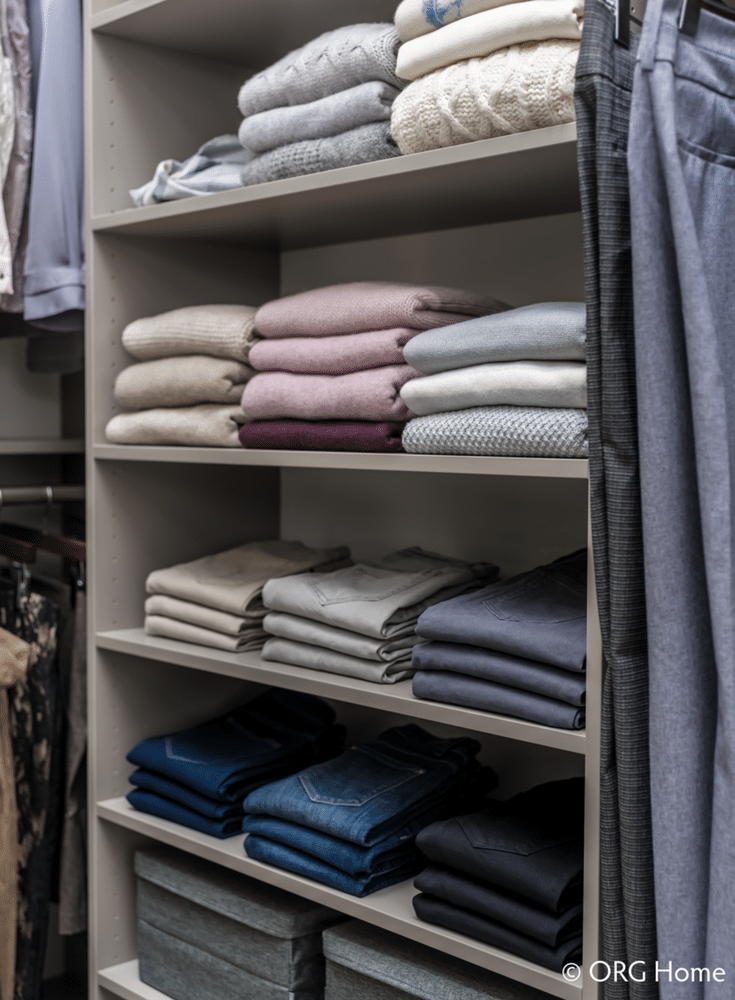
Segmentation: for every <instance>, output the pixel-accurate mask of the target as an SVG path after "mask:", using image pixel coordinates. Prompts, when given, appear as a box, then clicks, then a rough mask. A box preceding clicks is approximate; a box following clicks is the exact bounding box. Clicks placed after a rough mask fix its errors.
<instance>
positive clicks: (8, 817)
mask: <svg viewBox="0 0 735 1000" xmlns="http://www.w3.org/2000/svg"><path fill="white" fill-rule="evenodd" d="M29 653H30V647H29V646H28V643H26V642H23V640H22V639H19V638H18V637H17V636H14V635H12V634H11V633H10V632H7V631H6V630H5V629H0V927H1V928H2V935H0V997H10V998H11V1000H12V997H13V989H14V982H15V935H16V923H17V909H18V809H17V805H16V796H15V773H14V769H13V746H12V743H11V739H10V718H9V712H8V692H7V690H6V688H10V687H12V686H13V685H14V684H17V683H18V682H19V681H22V680H23V679H24V678H25V676H26V671H27V670H28V656H29Z"/></svg>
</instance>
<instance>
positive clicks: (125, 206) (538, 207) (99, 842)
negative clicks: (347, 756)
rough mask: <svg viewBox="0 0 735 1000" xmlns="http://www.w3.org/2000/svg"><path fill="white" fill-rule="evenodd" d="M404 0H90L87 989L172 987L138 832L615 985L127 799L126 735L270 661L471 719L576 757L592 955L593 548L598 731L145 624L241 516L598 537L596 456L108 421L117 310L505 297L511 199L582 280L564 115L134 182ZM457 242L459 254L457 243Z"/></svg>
mask: <svg viewBox="0 0 735 1000" xmlns="http://www.w3.org/2000/svg"><path fill="white" fill-rule="evenodd" d="M395 6H396V0H341V2H340V4H333V3H328V2H327V0H298V2H296V0H267V2H266V0H209V2H208V3H206V4H205V3H203V2H202V0H126V2H124V3H117V4H115V3H112V4H111V3H105V2H104V0H86V8H85V45H86V56H85V58H86V88H87V89H86V101H87V133H86V149H87V166H88V181H87V205H88V206H89V208H88V212H89V218H88V243H87V246H88V282H89V309H88V311H89V322H88V328H89V335H88V348H87V357H88V359H89V365H88V381H87V385H88V392H87V399H88V417H87V420H88V424H87V427H88V439H89V442H90V447H89V451H88V500H89V508H90V520H91V524H90V538H91V540H92V546H91V552H92V565H91V567H90V586H89V588H88V589H89V599H90V642H89V663H90V671H89V677H90V680H89V699H90V701H89V705H90V886H91V893H92V899H91V906H92V909H91V917H90V927H91V957H90V961H91V976H90V982H91V990H92V995H93V996H94V997H95V998H97V997H100V998H101V997H102V996H103V995H107V994H110V993H111V994H113V995H116V996H119V997H123V998H125V1000H141V998H145V1000H162V995H161V994H160V993H158V992H157V991H155V990H152V989H150V988H149V987H147V986H145V985H144V984H142V983H141V982H140V980H139V978H138V972H137V960H136V928H135V885H134V877H133V870H132V855H133V852H134V850H135V849H136V848H138V847H139V846H141V845H142V844H146V843H150V842H151V841H158V842H163V843H168V844H172V845H174V846H176V847H179V848H180V849H182V850H185V851H188V852H191V853H193V854H196V855H198V856H201V857H205V858H208V859H210V860H212V861H215V862H217V863H219V864H221V865H223V866H225V867H227V868H229V869H231V870H233V871H239V872H243V873H245V874H248V875H250V876H252V877H255V878H257V879H260V880H262V881H264V882H267V883H270V884H272V885H276V886H280V887H282V888H285V889H288V890H290V891H293V892H295V893H298V894H301V895H303V896H306V897H308V898H310V899H313V900H317V901H319V902H322V903H324V904H326V905H328V906H332V907H334V908H335V909H337V910H340V911H342V912H344V913H345V914H348V915H350V916H354V917H358V918H360V919H362V920H365V921H368V922H370V923H375V924H378V925H380V926H382V927H385V928H386V929H388V930H391V931H393V932H395V933H397V934H399V935H402V936H404V937H405V938H407V939H410V940H413V941H417V942H421V943H423V944H426V945H429V946H431V947H433V948H435V949H436V950H437V951H439V952H444V953H447V954H451V955H455V956H457V957H460V958H463V959H465V960H467V961H469V962H472V963H474V964H475V965H477V966H480V967H483V968H485V969H488V970H492V971H494V972H496V973H499V974H501V975H504V976H507V977H508V978H510V979H513V980H517V981H519V982H522V983H525V984H528V985H531V986H534V987H536V988H538V989H539V990H542V991H544V992H545V993H547V994H548V995H550V996H554V997H560V998H564V1000H597V998H598V986H597V984H596V983H595V982H593V981H592V980H590V979H586V980H583V979H579V980H577V981H575V982H568V981H566V980H565V979H564V978H563V977H562V976H561V975H558V974H556V973H552V972H550V971H548V970H545V969H542V968H540V967H538V966H535V965H533V964H532V963H529V962H526V961H524V960H522V959H520V958H517V957H515V956H513V955H510V954H508V953H506V952H503V951H500V950H498V949H494V948H490V947H488V946H485V945H483V944H481V943H480V942H476V941H473V940H471V939H469V938H466V937H464V936H462V935H459V934H455V933H453V932H450V931H445V930H443V929H441V928H438V927H434V926H432V925H430V924H424V923H421V922H420V921H418V920H417V919H416V918H415V916H414V914H413V908H412V906H411V904H410V899H411V895H412V893H413V892H414V890H413V888H412V884H411V882H410V881H409V882H406V883H403V884H401V885H398V886H395V887H393V888H389V889H386V890H384V891H382V892H378V893H375V894H373V895H372V896H368V897H367V898H365V899H357V898H355V897H352V896H348V895H346V894H343V893H340V892H337V891H335V890H332V889H330V888H328V887H325V886H322V885H319V884H317V883H315V882H312V881H309V880H307V879H304V878H301V877H299V876H295V875H291V874H290V873H288V872H285V871H281V870H280V869H277V868H273V867H269V866H267V865H264V864H261V863H258V862H255V861H251V860H250V859H248V858H247V857H246V855H245V853H244V851H243V848H242V838H241V837H235V838H231V839H229V840H225V841H219V840H216V839H213V838H210V837H206V836H203V835H200V834H198V833H196V832H194V831H191V830H188V829H186V828H184V827H180V826H177V825H175V824H172V823H169V822H166V821H163V820H159V819H156V818H154V817H151V816H147V815H145V814H143V813H139V812H135V811H134V810H132V809H131V808H129V807H128V805H127V802H126V800H125V798H124V796H125V793H126V791H127V790H128V787H129V786H128V784H127V776H128V774H129V772H130V767H129V765H127V764H126V761H125V753H126V752H127V750H128V749H129V748H130V747H131V746H133V745H134V743H135V742H137V741H138V740H139V739H141V738H142V737H143V736H146V735H151V734H153V733H160V732H165V731H171V730H173V729H176V728H183V727H184V726H187V725H190V724H193V723H195V722H198V721H201V720H203V719H206V718H208V717H211V716H212V715H213V714H215V713H216V712H218V711H220V710H223V709H224V708H226V707H228V706H230V705H233V704H236V703H237V702H239V701H241V700H244V699H245V698H247V697H250V696H252V695H254V694H256V693H257V692H258V691H259V690H262V689H263V687H265V686H267V685H276V686H281V687H287V688H291V689H294V690H299V691H306V692H311V693H314V694H317V695H319V696H321V697H324V698H327V699H329V700H330V701H331V702H332V703H333V704H334V705H335V708H336V709H337V711H338V713H339V715H340V717H341V718H342V719H343V720H344V721H345V722H346V724H347V725H348V730H349V738H350V739H351V740H352V741H353V742H356V741H358V740H360V739H364V738H371V737H372V736H374V735H376V734H377V733H378V732H380V731H382V729H384V728H386V726H387V725H391V724H395V723H396V722H400V721H408V720H416V721H418V722H419V723H420V724H422V725H426V726H427V727H428V728H430V729H431V730H432V731H434V732H437V733H449V732H454V733H456V732H458V731H466V732H469V733H472V734H476V735H477V736H478V737H479V738H480V739H481V741H482V743H483V759H485V760H487V761H488V762H490V763H492V764H493V765H494V766H495V767H496V770H497V771H498V774H499V775H500V776H501V779H502V780H501V786H500V787H499V792H502V793H504V794H512V793H513V792H514V791H516V790H520V789H521V788H527V787H530V786H531V785H533V784H535V783H537V782H538V781H540V780H549V779H551V778H554V777H564V776H568V775H572V774H584V775H585V782H586V790H587V798H586V832H585V841H586V861H585V914H586V915H585V956H584V965H585V967H587V968H589V966H590V964H591V963H592V962H593V961H595V960H596V958H597V957H598V946H599V898H598V897H599V730H600V690H601V675H602V654H601V646H600V636H599V628H598V624H597V611H596V602H595V594H594V586H593V583H592V575H591V574H590V581H591V582H590V587H589V595H588V610H589V614H588V622H589V625H588V695H587V728H586V730H585V731H583V732H570V731H563V730H557V729H552V728H548V727H545V726H539V725H535V724H533V723H528V722H524V721H521V720H515V719H510V718H506V717H503V716H496V715H492V714H490V713H486V712H480V711H475V710H472V709H465V708H461V707H458V706H451V705H442V704H439V703H434V702H428V701H420V700H418V699H414V698H413V697H412V695H411V691H410V682H402V683H399V684H395V685H377V684H369V683H366V682H360V681H356V680H353V679H350V678H345V677H340V676H336V675H331V674H328V673H323V672H319V671H310V670H304V669H300V668H296V667H291V666H288V665H285V664H274V663H267V662H265V661H262V660H261V659H260V657H259V656H258V655H257V654H246V653H242V654H230V653H224V652H220V651H217V650H213V649H205V648H203V647H199V646H195V645H190V644H186V643H180V642H176V641H173V640H167V639H162V638H158V637H149V636H146V635H145V633H144V631H143V629H142V618H143V607H142V606H143V600H144V582H145V578H146V575H147V574H148V573H149V572H150V571H151V570H152V569H154V568H157V567H160V566H166V565H171V564H172V563H174V562H181V561H184V560H187V559H192V558H196V557H197V556H200V555H203V554H206V553H209V552H214V551H218V550H221V549H225V548H227V547H229V546H232V545H236V544H238V543H242V542H243V541H247V540H249V539H257V538H266V537H274V536H277V535H279V534H280V535H281V536H282V537H300V538H302V540H304V541H305V542H307V544H335V543H339V542H344V543H346V544H349V545H351V547H352V549H353V554H354V555H355V556H356V557H357V558H362V557H365V556H367V555H368V554H370V553H375V552H378V553H380V552H387V551H390V550H391V549H394V548H400V547H403V546H405V545H410V544H420V545H423V546H424V547H427V548H435V549H436V550H437V551H442V552H446V553H448V554H453V555H459V556H462V557H465V558H490V559H493V560H494V561H496V562H498V563H499V564H500V565H501V567H503V569H504V571H505V572H506V573H507V574H511V573H515V572H520V571H521V570H523V569H527V568H531V567H532V566H534V565H537V564H538V563H541V562H545V561H548V560H549V559H552V558H554V557H556V556H558V555H561V554H563V553H564V552H567V551H571V550H572V549H574V548H577V547H579V546H580V545H584V544H589V530H588V496H587V491H588V481H587V478H588V469H587V462H586V461H583V460H556V459H521V458H519V459H506V458H475V457H464V456H421V455H358V454H331V453H329V454H328V453H308V452H277V451H257V452H255V451H253V452H246V451H243V450H238V449H226V448H222V449H215V448H211V449H210V448H174V447H136V446H129V447H124V446H116V445H111V444H109V443H107V442H106V440H105V436H104V427H105V424H106V423H107V421H108V420H109V418H110V417H111V416H112V415H113V414H114V413H115V412H117V410H116V407H115V405H114V403H113V398H112V386H113V383H114V380H115V378H116V376H117V373H118V372H119V371H120V370H121V368H123V367H125V365H126V364H127V363H129V362H130V359H129V358H128V357H127V356H126V354H125V352H124V350H123V348H122V344H121V334H122V330H123V329H124V327H125V325H126V324H127V323H128V322H130V321H131V320H133V319H135V318H137V317H139V316H143V315H151V314H154V313H157V312H162V311H164V310H166V309H171V308H176V307H179V306H184V305H191V304H196V303H207V302H217V301H223V302H245V303H249V304H253V305H257V304H259V303H261V302H264V301H267V300H269V299H271V298H273V297H275V296H277V295H279V294H288V293H289V292H292V291H295V290H298V289H299V288H302V287H314V286H316V285H319V284H329V283H331V282H334V281H342V280H359V279H361V278H365V277H383V278H385V277H388V278H390V277H394V278H396V279H397V280H406V281H411V280H418V281H432V282H433V283H441V284H455V285H462V284H465V281H464V280H463V277H465V275H469V277H467V282H466V284H467V287H479V288H485V290H487V291H492V292H493V293H494V294H497V295H500V296H501V297H502V293H503V289H502V287H501V286H500V284H496V283H495V282H494V281H493V280H490V279H489V278H488V277H487V275H486V273H485V271H486V268H485V260H486V259H489V258H486V257H485V256H484V255H485V254H490V255H491V256H492V254H493V253H494V254H495V258H494V259H495V261H496V266H497V267H498V268H500V269H501V270H502V264H501V263H499V261H501V259H502V258H503V257H504V256H506V253H505V248H504V246H501V247H500V249H498V247H497V243H498V239H499V238H500V237H501V236H502V239H506V238H509V237H508V233H509V232H511V230H510V229H509V228H508V226H511V224H512V226H513V227H517V226H518V225H520V226H524V225H530V226H531V227H532V231H533V233H535V234H536V236H534V237H533V240H532V241H531V243H529V245H528V248H527V249H528V253H527V254H526V247H525V245H524V244H523V239H521V243H520V244H519V245H521V246H522V248H523V252H522V253H521V255H520V258H519V259H520V260H524V259H526V258H527V259H528V261H529V262H530V264H529V275H528V278H527V281H528V290H527V292H526V296H527V297H526V299H525V300H526V301H538V300H539V299H540V298H553V297H557V298H564V297H566V298H579V297H581V294H582V292H581V288H582V276H581V266H580V262H581V237H580V234H579V226H578V225H577V223H576V222H574V217H572V216H569V215H568V213H574V212H576V211H577V209H578V205H579V195H578V183H577V172H576V142H575V128H574V126H573V125H563V126H556V127H554V128H550V129H544V130H539V131H538V132H533V133H526V134H523V135H518V136H509V137H503V138H499V139H493V140H487V141H483V142H477V143H472V144H469V145H467V146H460V147H456V148H453V149H447V150H436V151H431V152H427V153H422V154H417V155H415V156H410V157H405V158H398V159H395V160H391V161H383V162H379V163H374V164H366V165H364V166H358V167H351V168H347V169H344V170H336V171H331V172H328V173H325V174H322V175H315V176H310V177H302V178H295V179H293V180H284V181H278V182H275V183H272V184H266V185H260V186H258V187H251V188H245V189H242V190H238V191H233V192H227V193H224V194H216V195H209V196H206V197H200V198H192V199H187V200H185V201H181V202H175V203H169V204H163V205H155V206H151V207H147V208H130V199H129V197H128V193H127V192H128V189H129V188H130V187H134V186H137V185H138V184H141V183H143V182H144V181H145V180H146V179H148V178H149V177H150V176H151V175H152V172H153V169H154V167H155V165H156V164H157V163H158V162H159V161H160V160H162V159H164V158H166V157H170V156H175V157H177V158H180V159H183V158H184V157H185V156H187V155H189V154H190V153H191V152H193V151H194V150H195V149H196V148H198V146H199V145H201V144H202V143H203V142H204V141H205V140H206V139H207V138H210V137H211V136H212V135H216V134H220V133H223V132H232V131H235V130H236V128H237V124H238V114H237V109H236V106H235V96H236V93H237V88H238V86H239V84H240V83H242V81H243V80H244V79H245V78H246V76H248V75H249V74H250V73H251V72H253V71H255V70H257V69H259V68H262V67H264V66H266V65H268V64H269V63H271V62H272V61H274V60H275V59H276V58H278V57H279V56H280V55H283V54H284V53H285V52H287V51H289V50H290V49H293V48H294V47H296V46H298V45H301V44H304V43H305V42H306V41H308V40H309V39H310V38H313V37H314V36H316V35H317V34H319V33H320V32H322V31H325V30H328V29H330V28H334V27H337V26H338V25H339V24H349V23H357V22H360V21H377V20H382V21H387V20H391V19H392V16H393V13H394V10H395ZM564 213H567V214H566V215H565V214H564ZM548 217H560V219H561V221H559V222H558V223H557V222H556V221H555V220H554V219H553V218H552V219H549V218H548ZM570 218H571V219H572V222H571V223H570V222H569V219H570ZM519 220H527V221H526V222H519ZM565 220H566V221H565ZM498 224H500V226H499V225H498ZM503 226H505V227H506V228H503ZM533 227H536V228H535V229H534V228H533ZM501 230H502V232H501ZM458 232H459V236H457V233H458ZM523 232H524V233H526V230H523ZM528 232H529V233H531V230H528ZM539 233H540V234H541V235H540V236H538V234H539ZM557 233H558V234H559V245H558V246H557V245H556V234H557ZM452 234H454V235H452ZM537 237H538V239H541V243H542V244H543V248H542V249H539V247H538V246H537V245H536V244H537ZM406 240H408V243H405V241H406ZM544 240H545V241H546V242H545V243H544ZM396 241H397V242H396ZM401 241H404V242H401ZM412 241H413V242H412ZM422 241H423V242H422ZM436 241H438V243H437V242H436ZM457 245H458V246H459V247H460V252H459V255H458V254H457V253H455V252H454V251H453V249H452V248H453V247H456V246H457ZM406 247H408V250H409V251H410V252H407V250H406ZM437 247H439V248H440V249H441V254H442V255H443V259H442V260H441V261H439V262H438V261H437V259H436V252H435V251H436V248H437ZM493 247H495V250H493ZM478 250H479V253H478ZM463 254H466V257H463ZM534 255H535V256H534ZM538 259H542V260H543V259H547V260H548V267H549V268H550V269H551V270H553V269H554V268H556V269H557V271H556V273H557V274H559V273H561V274H566V273H567V271H570V272H572V276H571V277H569V279H568V282H567V285H566V286H565V288H564V289H562V294H557V295H552V294H549V293H548V291H547V290H546V289H547V288H548V285H544V283H543V280H542V279H541V278H540V277H539V276H538V273H536V272H537V271H538V270H539V269H538V268H536V267H535V266H534V261H536V262H538ZM566 260H568V262H569V263H568V267H566V268H565V261H566ZM560 261H561V262H560ZM470 265H472V266H470ZM472 267H474V268H475V271H474V272H472ZM559 268H561V271H559ZM471 272H472V273H471ZM470 279H471V280H470ZM552 284H553V282H552ZM486 285H487V287H485V286H486ZM574 292H576V294H574ZM508 298H509V300H510V301H515V304H521V302H518V301H516V300H514V298H512V297H511V296H510V295H508Z"/></svg>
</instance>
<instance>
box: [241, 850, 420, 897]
mask: <svg viewBox="0 0 735 1000" xmlns="http://www.w3.org/2000/svg"><path fill="white" fill-rule="evenodd" d="M245 853H246V854H247V856H248V857H249V858H253V860H254V861H265V862H266V863H267V864H271V865H275V866H276V867H277V868H285V869H286V871H290V872H295V873H296V874H297V875H305V876H306V877H307V878H312V879H314V880H315V881H316V882H322V883H323V884H324V885H330V886H331V887H332V888H333V889H339V890H340V891H341V892H346V893H348V894H349V895H350V896H369V895H370V894H371V893H373V892H377V891H378V890H379V889H387V887H388V886H389V885H395V884H396V883H397V882H404V881H405V880H406V879H407V878H411V876H412V875H415V874H416V872H417V871H419V869H420V868H421V861H419V860H418V855H417V854H416V852H415V851H409V852H408V853H407V857H405V858H400V859H396V863H395V865H393V866H391V867H390V868H388V869H387V870H385V871H379V872H375V873H368V874H365V875H348V874H347V873H346V872H343V871H340V870H339V868H334V867H333V866H332V865H328V864H327V863H326V862H324V861H320V860H319V859H318V858H315V857H314V855H313V854H304V852H303V851H297V850H296V848H294V847H287V846H286V845H285V844H278V843H276V842H275V841H273V840H267V839H266V838H265V837H257V836H248V837H247V838H246V840H245Z"/></svg>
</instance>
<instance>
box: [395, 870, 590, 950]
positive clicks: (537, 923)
mask: <svg viewBox="0 0 735 1000" xmlns="http://www.w3.org/2000/svg"><path fill="white" fill-rule="evenodd" d="M414 885H415V886H416V888H417V889H419V890H420V891H421V892H423V893H426V894H427V895H429V896H434V897H435V898H436V899H443V900H444V901H445V902H447V903H451V904H452V905H453V906H458V907H460V908H461V909H463V910H470V911H471V912H472V913H478V914H479V915H480V916H482V917H487V918H488V919H489V920H493V921H494V922H495V923H498V924H502V925H503V926H504V927H508V928H510V929H511V930H515V931H518V933H519V934H524V935H525V936H526V937H530V938H533V939H534V940H536V941H540V942H542V944H546V945H548V946H549V947H550V948H556V946H557V945H559V944H561V943H562V942H563V941H568V940H569V939H570V938H573V937H579V935H580V934H581V933H582V904H581V903H579V904H578V905H576V906H571V907H570V908H569V909H568V910H565V911H564V912H563V913H561V914H558V915H557V914H553V913H549V912H548V911H547V910H542V909H541V908H540V907H538V906H533V905H532V904H531V903H529V902H528V901H527V900H525V899H523V898H522V897H521V896H515V895H513V894H512V893H509V892H504V891H503V890H502V889H498V888H497V887H496V886H494V885H491V884H490V883H489V882H478V881H477V879H474V878H468V877H467V876H466V875H462V874H461V873H460V872H455V871H452V870H451V869H450V868H443V867H442V866H441V865H429V867H428V868H425V869H424V870H423V871H422V872H421V874H420V875H417V876H416V878H415V879H414Z"/></svg>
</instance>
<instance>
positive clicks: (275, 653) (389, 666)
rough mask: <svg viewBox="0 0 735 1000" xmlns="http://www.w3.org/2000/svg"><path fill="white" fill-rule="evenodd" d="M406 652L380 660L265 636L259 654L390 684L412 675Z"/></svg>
mask: <svg viewBox="0 0 735 1000" xmlns="http://www.w3.org/2000/svg"><path fill="white" fill-rule="evenodd" d="M406 654H407V655H406V656H404V657H403V659H399V660H391V662H390V663H382V662H378V661H376V660H362V659H360V658H359V657H357V656H348V655H347V654H346V653H337V652H335V651H334V650H332V649H325V648H324V647H323V646H310V645H308V644H307V643H305V642H293V641H292V640H291V639H279V638H273V639H268V641H267V642H266V644H265V646H264V647H263V652H262V653H261V656H262V657H263V659H264V660H277V661H279V662H280V663H292V664H293V665H294V666H297V667H307V668H308V669H309V670H325V671H326V672H327V673H330V674H341V675H342V676H344V677H357V678H358V679H359V680H361V681H373V682H374V683H375V684H394V683H395V682H396V681H402V680H405V678H406V677H412V676H413V673H414V670H413V668H412V667H411V657H410V650H408V649H407V650H406Z"/></svg>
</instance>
